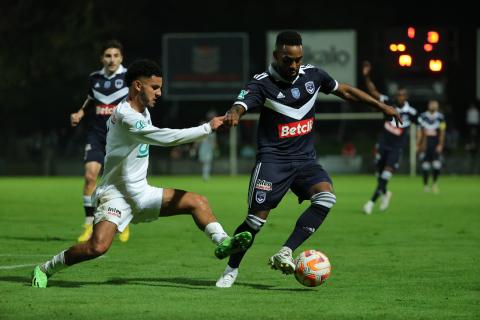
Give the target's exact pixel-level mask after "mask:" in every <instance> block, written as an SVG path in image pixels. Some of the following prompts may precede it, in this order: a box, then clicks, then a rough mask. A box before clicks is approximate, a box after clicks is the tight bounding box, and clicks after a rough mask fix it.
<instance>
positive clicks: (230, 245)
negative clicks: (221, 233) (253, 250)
mask: <svg viewBox="0 0 480 320" xmlns="http://www.w3.org/2000/svg"><path fill="white" fill-rule="evenodd" d="M251 243H252V234H251V233H250V232H248V231H243V232H240V233H237V234H236V235H234V236H233V237H227V238H225V239H224V240H223V241H222V242H220V243H219V244H218V246H217V247H216V248H215V256H216V257H217V258H218V259H224V258H226V257H228V256H230V255H232V254H234V253H238V252H242V251H245V250H247V249H248V247H249V246H250V244H251Z"/></svg>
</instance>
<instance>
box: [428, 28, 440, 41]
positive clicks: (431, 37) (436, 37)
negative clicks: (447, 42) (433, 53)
mask: <svg viewBox="0 0 480 320" xmlns="http://www.w3.org/2000/svg"><path fill="white" fill-rule="evenodd" d="M427 41H428V42H429V43H438V42H439V41H440V34H439V33H438V32H437V31H428V32H427Z"/></svg>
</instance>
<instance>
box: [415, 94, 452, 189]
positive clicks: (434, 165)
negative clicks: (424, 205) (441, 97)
mask: <svg viewBox="0 0 480 320" xmlns="http://www.w3.org/2000/svg"><path fill="white" fill-rule="evenodd" d="M438 109H439V103H438V101H437V100H430V101H429V102H428V110H427V111H425V112H424V113H422V114H421V115H420V117H419V118H418V123H419V124H420V128H419V130H418V131H417V151H418V152H419V155H420V161H421V163H422V173H423V185H424V190H425V191H426V192H428V191H430V187H429V185H428V178H429V175H430V170H432V177H433V184H432V191H433V192H434V193H438V191H439V189H438V184H437V180H438V176H439V175H440V169H441V168H442V159H441V157H442V151H443V146H444V145H445V130H446V128H447V125H446V123H445V117H444V115H443V114H442V113H440V112H438Z"/></svg>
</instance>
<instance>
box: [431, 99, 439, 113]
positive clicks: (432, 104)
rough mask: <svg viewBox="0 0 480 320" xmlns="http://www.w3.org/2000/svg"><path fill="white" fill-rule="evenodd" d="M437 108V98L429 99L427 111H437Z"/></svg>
mask: <svg viewBox="0 0 480 320" xmlns="http://www.w3.org/2000/svg"><path fill="white" fill-rule="evenodd" d="M438 108H439V103H438V101H437V100H430V101H428V111H430V112H431V113H434V112H435V111H438Z"/></svg>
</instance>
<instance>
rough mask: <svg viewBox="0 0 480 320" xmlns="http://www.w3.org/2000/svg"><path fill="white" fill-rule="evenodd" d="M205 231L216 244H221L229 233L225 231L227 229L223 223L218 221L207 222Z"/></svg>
mask: <svg viewBox="0 0 480 320" xmlns="http://www.w3.org/2000/svg"><path fill="white" fill-rule="evenodd" d="M204 232H205V234H206V235H207V237H209V238H210V239H211V240H212V241H213V243H215V244H219V243H220V242H222V241H223V240H224V239H225V238H227V237H228V234H227V233H226V232H225V230H223V227H222V225H221V224H220V223H218V222H211V223H209V224H207V226H206V227H205V230H204Z"/></svg>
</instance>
